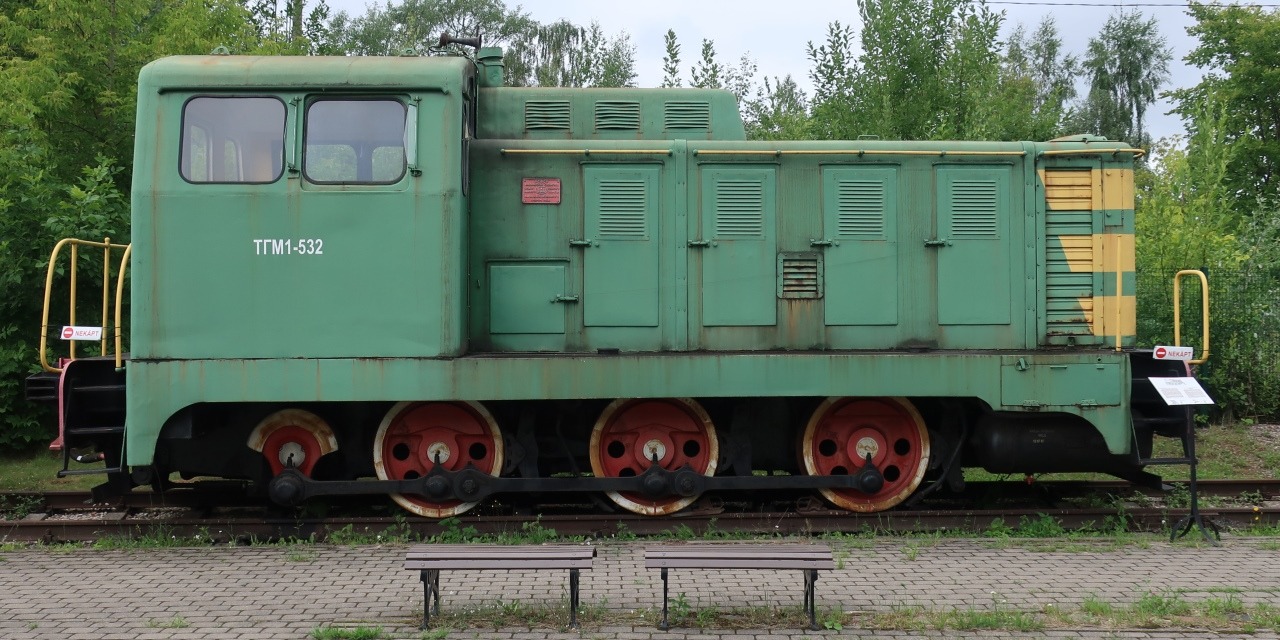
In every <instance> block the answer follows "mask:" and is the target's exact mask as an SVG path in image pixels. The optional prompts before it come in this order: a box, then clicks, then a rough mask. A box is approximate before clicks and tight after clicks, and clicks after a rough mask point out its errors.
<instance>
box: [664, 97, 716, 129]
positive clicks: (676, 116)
mask: <svg viewBox="0 0 1280 640" xmlns="http://www.w3.org/2000/svg"><path fill="white" fill-rule="evenodd" d="M662 122H663V125H664V126H666V128H668V129H710V128H711V105H709V104H707V103H706V102H687V101H686V102H668V103H666V108H665V109H663V112H662Z"/></svg>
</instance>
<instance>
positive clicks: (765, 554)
mask: <svg viewBox="0 0 1280 640" xmlns="http://www.w3.org/2000/svg"><path fill="white" fill-rule="evenodd" d="M645 557H646V558H744V559H748V558H830V557H831V552H830V551H803V552H794V553H777V552H770V551H757V550H750V551H741V550H736V549H734V550H730V549H725V550H723V551H701V550H690V551H686V550H683V549H680V550H670V551H669V550H665V549H663V550H656V551H646V552H645Z"/></svg>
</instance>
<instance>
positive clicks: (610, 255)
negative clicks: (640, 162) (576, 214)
mask: <svg viewBox="0 0 1280 640" xmlns="http://www.w3.org/2000/svg"><path fill="white" fill-rule="evenodd" d="M660 171H661V168H660V167H659V166H657V165H650V166H634V165H631V166H628V165H621V166H613V165H611V166H588V167H586V168H585V169H584V179H585V180H584V182H585V189H586V194H585V196H586V211H585V218H586V231H587V237H589V238H591V239H592V240H593V241H594V242H595V245H594V246H592V247H590V248H587V249H585V250H584V253H585V258H584V273H583V279H584V287H585V289H584V291H583V313H584V317H583V320H584V324H585V325H586V326H589V327H656V326H658V312H659V303H658V277H659V274H658V241H657V238H659V237H660V235H659V230H658V211H659V202H660V197H659V192H658V184H659V180H658V178H659V172H660Z"/></svg>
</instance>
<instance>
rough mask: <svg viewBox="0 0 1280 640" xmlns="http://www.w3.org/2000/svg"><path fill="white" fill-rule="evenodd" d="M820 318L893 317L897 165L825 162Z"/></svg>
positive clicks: (888, 321) (839, 321)
mask: <svg viewBox="0 0 1280 640" xmlns="http://www.w3.org/2000/svg"><path fill="white" fill-rule="evenodd" d="M822 210H823V229H824V230H825V233H826V236H825V237H826V238H827V239H829V240H832V241H833V243H832V244H831V245H830V246H828V247H827V248H826V254H827V264H826V281H827V283H828V287H827V298H826V310H825V313H826V324H827V325H893V324H897V322H898V287H897V286H896V285H897V283H898V238H897V234H898V228H897V226H898V167H896V166H887V167H875V166H858V167H825V168H824V169H823V171H822Z"/></svg>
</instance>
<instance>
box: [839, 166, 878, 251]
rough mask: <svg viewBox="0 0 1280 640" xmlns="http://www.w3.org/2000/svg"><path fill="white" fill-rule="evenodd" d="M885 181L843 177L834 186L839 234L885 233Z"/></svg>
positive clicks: (870, 234) (874, 235)
mask: <svg viewBox="0 0 1280 640" xmlns="http://www.w3.org/2000/svg"><path fill="white" fill-rule="evenodd" d="M884 198H885V194H884V182H883V181H880V180H844V181H841V182H839V183H838V184H837V186H836V206H837V207H838V208H839V231H840V235H842V236H861V237H868V236H872V237H877V238H880V237H884V209H885V204H884Z"/></svg>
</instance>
